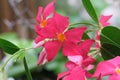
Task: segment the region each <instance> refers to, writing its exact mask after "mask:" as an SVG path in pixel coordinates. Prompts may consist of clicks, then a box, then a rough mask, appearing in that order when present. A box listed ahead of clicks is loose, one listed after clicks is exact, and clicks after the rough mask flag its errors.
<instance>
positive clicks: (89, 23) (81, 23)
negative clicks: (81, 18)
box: [69, 22, 97, 27]
mask: <svg viewBox="0 0 120 80" xmlns="http://www.w3.org/2000/svg"><path fill="white" fill-rule="evenodd" d="M78 24H85V25H91V26H96V27H97V25H95V24H91V23H87V22H78V23H72V24H70V25H69V26H74V25H78Z"/></svg>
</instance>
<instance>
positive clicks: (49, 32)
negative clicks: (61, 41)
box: [36, 18, 57, 38]
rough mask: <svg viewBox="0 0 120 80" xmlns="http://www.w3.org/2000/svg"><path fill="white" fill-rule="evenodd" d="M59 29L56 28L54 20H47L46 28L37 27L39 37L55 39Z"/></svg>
mask: <svg viewBox="0 0 120 80" xmlns="http://www.w3.org/2000/svg"><path fill="white" fill-rule="evenodd" d="M56 32H57V29H56V27H55V22H54V21H53V18H50V19H48V20H47V25H46V26H45V27H44V28H40V27H37V26H36V33H37V35H41V36H44V37H45V38H55V37H56Z"/></svg>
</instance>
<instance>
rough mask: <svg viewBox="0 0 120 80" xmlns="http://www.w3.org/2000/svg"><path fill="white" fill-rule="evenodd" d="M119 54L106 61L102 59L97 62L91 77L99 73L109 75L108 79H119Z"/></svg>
mask: <svg viewBox="0 0 120 80" xmlns="http://www.w3.org/2000/svg"><path fill="white" fill-rule="evenodd" d="M119 61H120V56H117V57H115V58H114V59H111V60H108V61H102V62H100V63H99V64H98V66H97V68H96V71H95V73H94V75H93V77H98V76H99V75H102V76H107V75H110V78H109V80H119V78H120V62H119Z"/></svg>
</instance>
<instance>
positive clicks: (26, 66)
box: [23, 57, 32, 80]
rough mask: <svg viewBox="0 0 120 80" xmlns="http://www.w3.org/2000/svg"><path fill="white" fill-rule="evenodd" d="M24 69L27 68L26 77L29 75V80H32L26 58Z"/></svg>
mask: <svg viewBox="0 0 120 80" xmlns="http://www.w3.org/2000/svg"><path fill="white" fill-rule="evenodd" d="M23 62H24V68H25V71H26V75H27V80H32V76H31V73H30V71H29V69H28V65H27V61H26V58H25V57H24V60H23Z"/></svg>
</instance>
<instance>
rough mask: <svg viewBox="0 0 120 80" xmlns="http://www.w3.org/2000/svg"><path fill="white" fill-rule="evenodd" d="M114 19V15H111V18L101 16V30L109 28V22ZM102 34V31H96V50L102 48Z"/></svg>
mask: <svg viewBox="0 0 120 80" xmlns="http://www.w3.org/2000/svg"><path fill="white" fill-rule="evenodd" d="M111 17H112V15H109V16H104V15H101V16H100V18H99V24H100V25H99V28H100V29H101V28H103V27H106V26H109V25H110V23H109V22H108V20H109V19H110V18H111ZM100 32H101V30H97V31H96V44H95V48H98V49H99V48H100Z"/></svg>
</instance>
